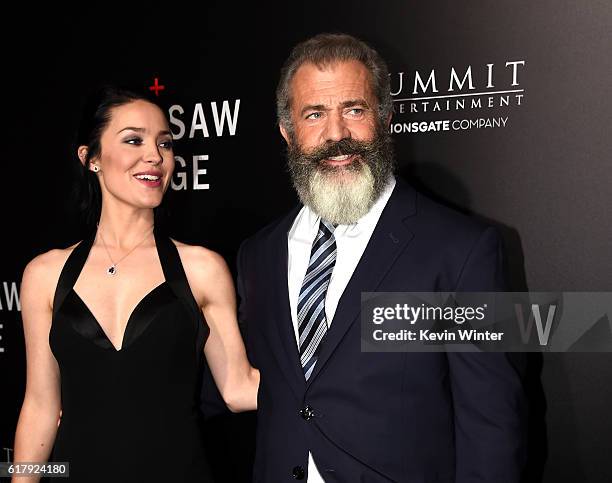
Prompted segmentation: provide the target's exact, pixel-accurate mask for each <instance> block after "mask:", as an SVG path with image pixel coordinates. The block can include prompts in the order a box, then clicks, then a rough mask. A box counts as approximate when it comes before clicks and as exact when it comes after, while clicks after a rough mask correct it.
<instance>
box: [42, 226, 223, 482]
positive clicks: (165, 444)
mask: <svg viewBox="0 0 612 483" xmlns="http://www.w3.org/2000/svg"><path fill="white" fill-rule="evenodd" d="M155 240H156V246H157V253H158V255H159V259H160V262H161V265H162V268H163V272H164V277H165V281H164V282H163V283H162V284H160V285H159V286H157V287H156V288H154V289H153V290H152V291H151V292H149V293H148V294H147V295H146V296H145V297H144V298H143V299H142V300H141V301H140V302H139V303H138V305H137V306H136V307H135V309H134V311H133V312H132V314H131V315H130V318H129V320H128V323H127V327H126V329H125V335H124V338H123V343H122V347H121V349H120V350H116V349H115V347H114V346H113V344H112V343H111V342H110V340H109V339H108V337H107V336H106V334H105V333H104V331H103V330H102V327H101V326H100V324H99V322H98V321H97V320H96V318H95V317H94V315H93V314H92V313H91V311H90V310H89V309H88V307H87V306H86V305H85V303H84V302H83V300H82V299H81V298H80V297H79V296H78V295H77V293H76V292H75V291H74V289H73V287H74V284H75V283H76V281H77V279H78V277H79V274H80V272H81V270H82V269H83V266H84V265H85V262H86V260H87V257H88V255H89V251H90V249H91V247H92V245H93V241H94V238H93V237H91V238H89V239H87V240H84V241H82V242H81V243H80V244H79V245H78V246H77V247H76V248H75V249H74V250H73V252H72V253H71V254H70V257H69V258H68V260H67V261H66V264H65V265H64V268H63V270H62V273H61V275H60V278H59V282H58V286H57V289H56V293H55V299H54V304H53V321H52V325H51V331H50V334H49V343H50V346H51V350H52V351H53V354H54V356H55V358H56V359H57V362H58V364H59V368H60V374H61V398H62V418H61V423H60V426H59V428H58V432H57V437H56V441H55V446H54V450H53V455H52V460H53V461H56V462H60V461H65V462H68V463H69V464H70V477H69V479H68V481H71V482H87V483H95V482H104V483H108V482H113V483H122V482H126V483H127V482H130V483H137V482H143V483H144V482H147V483H148V482H162V481H163V482H173V483H174V482H177V483H180V482H199V483H207V482H211V481H212V478H211V477H210V473H209V469H208V465H207V462H206V457H205V453H204V448H203V442H202V438H201V434H200V426H199V422H198V421H199V416H198V409H197V408H198V404H197V402H198V393H199V374H200V369H201V363H202V358H203V356H202V349H203V346H204V342H205V340H206V338H207V336H208V333H209V329H208V326H207V325H206V322H205V320H204V318H203V316H202V314H201V312H200V310H199V307H198V306H197V303H196V301H195V299H194V298H193V295H192V293H191V290H190V288H189V285H188V283H187V278H186V276H185V272H184V270H183V266H182V264H181V260H180V258H179V254H178V251H177V249H176V246H175V245H174V243H173V242H172V241H171V240H170V239H169V238H167V237H163V236H160V235H159V234H157V233H156V234H155ZM57 481H67V480H66V479H64V478H62V479H57Z"/></svg>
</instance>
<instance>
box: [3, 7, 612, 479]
mask: <svg viewBox="0 0 612 483" xmlns="http://www.w3.org/2000/svg"><path fill="white" fill-rule="evenodd" d="M227 4H228V2H212V1H209V2H206V4H205V5H204V4H203V5H202V6H201V7H199V8H197V9H196V8H194V7H191V8H190V9H187V10H186V9H182V8H181V7H179V6H173V5H167V6H165V7H164V8H160V9H158V8H156V7H149V6H141V5H139V6H135V5H129V6H127V5H126V6H124V7H122V8H121V9H117V10H114V9H113V10H112V11H111V9H110V7H105V8H106V9H107V10H106V11H93V10H92V11H90V12H74V11H70V12H60V11H57V10H50V9H49V10H48V11H39V10H36V11H34V10H32V11H27V12H26V11H21V12H19V13H17V12H15V13H12V14H7V15H6V16H5V22H8V23H11V24H12V25H14V26H16V32H17V34H12V35H11V36H10V37H8V36H6V35H3V50H4V54H5V55H4V62H5V63H4V66H3V67H4V68H3V71H4V75H3V87H2V102H3V108H4V109H3V113H4V120H5V124H6V127H5V129H4V135H5V139H4V143H3V145H2V167H3V178H2V179H3V181H4V182H3V186H2V190H0V196H1V200H2V220H1V226H2V235H3V236H2V241H3V244H2V246H3V252H2V253H3V254H2V255H1V256H0V261H1V262H0V263H1V265H0V337H1V339H0V378H1V381H2V384H1V386H0V451H1V453H0V459H1V460H2V461H6V460H7V458H8V457H10V451H8V450H4V449H1V448H12V444H13V435H14V429H15V424H16V421H17V417H18V412H19V407H20V404H21V398H22V397H23V391H24V383H25V360H24V350H23V333H22V327H21V321H20V313H19V310H18V309H19V307H18V301H17V298H16V297H15V295H16V291H17V290H18V287H19V283H20V279H21V275H22V271H23V267H24V266H25V264H26V263H27V261H28V260H30V259H31V258H32V257H33V256H35V255H37V254H38V253H41V252H43V251H45V250H48V249H50V248H52V247H57V246H67V245H69V244H72V243H74V242H75V241H77V240H78V239H80V237H81V236H83V227H82V226H81V224H80V223H79V221H78V219H77V216H76V211H75V209H74V204H73V203H72V198H71V197H70V191H71V187H72V180H71V172H72V163H74V162H76V158H75V157H74V156H73V153H72V152H71V150H70V143H71V141H72V136H73V133H74V131H75V128H76V125H77V121H78V112H79V107H80V104H81V102H82V100H83V96H84V94H85V93H86V92H87V91H88V90H89V89H90V88H91V86H92V85H94V84H95V83H97V82H99V81H103V80H111V81H120V82H129V83H131V84H134V85H140V86H142V88H143V89H147V88H148V86H150V85H152V84H153V80H154V78H156V77H157V78H158V79H159V83H160V84H162V85H164V86H165V89H164V90H163V91H161V92H160V100H161V101H162V102H163V103H164V105H166V106H167V107H168V109H170V108H171V106H180V108H177V107H174V108H172V109H173V113H174V114H173V115H174V117H175V118H177V119H180V121H182V122H183V123H184V124H185V130H186V132H185V135H184V136H182V138H181V139H178V140H177V148H176V154H177V155H178V156H181V157H182V158H183V159H184V160H185V164H186V166H185V167H184V168H182V167H180V169H179V170H178V171H179V173H184V174H177V177H176V182H177V183H178V184H180V183H181V181H182V180H183V177H184V178H185V180H186V181H187V183H188V185H189V186H188V189H186V190H177V191H172V193H170V199H169V200H168V201H170V206H171V213H172V215H171V219H170V228H171V232H172V234H173V236H174V237H175V238H178V239H181V240H183V241H186V242H191V243H198V244H204V245H206V246H209V247H211V248H212V249H215V250H217V251H219V252H220V253H221V254H222V255H224V256H225V257H226V259H227V261H228V263H230V265H231V266H232V267H233V261H234V256H235V253H236V250H237V247H238V244H239V243H240V241H241V240H242V239H244V238H245V237H246V236H248V235H250V234H251V233H253V232H255V231H256V230H257V229H258V228H259V227H261V226H263V225H264V224H265V223H266V222H268V221H270V220H272V219H274V218H276V217H278V216H280V215H281V214H283V213H284V212H285V211H286V210H287V209H289V208H290V207H291V206H292V205H293V204H294V203H295V198H294V195H293V192H292V190H291V189H290V184H289V180H288V176H287V174H286V172H285V167H284V160H283V152H284V146H283V143H282V140H281V138H280V136H279V134H278V130H277V127H276V125H275V113H274V89H275V86H276V82H277V79H278V71H279V68H280V66H281V64H282V62H283V60H284V58H285V57H286V55H287V54H288V52H289V50H290V48H291V47H292V46H293V45H294V44H295V43H296V42H297V41H299V40H302V39H304V38H306V37H307V36H309V35H312V34H315V33H318V32H322V31H345V32H349V33H352V34H355V35H357V36H360V37H362V38H363V39H364V40H367V41H369V42H370V43H371V44H373V45H374V46H375V47H376V48H377V49H378V50H379V51H380V52H381V53H382V54H383V56H384V57H385V58H386V59H387V60H388V63H389V67H390V71H391V76H392V77H391V81H392V91H399V87H400V79H401V81H402V82H403V85H402V90H401V92H398V93H397V95H396V96H395V98H396V100H397V102H395V105H396V108H397V109H396V113H395V115H394V119H393V123H394V124H398V125H399V126H400V127H403V124H404V123H406V124H407V125H408V123H411V122H422V121H437V120H440V121H442V120H448V121H449V123H452V121H455V120H456V121H458V122H460V121H464V125H465V120H467V122H468V124H469V121H470V120H472V121H476V122H478V119H482V120H483V121H482V123H483V124H486V122H487V120H488V122H490V123H491V124H493V121H494V120H495V121H496V122H498V123H501V121H500V119H505V126H504V127H482V128H472V129H466V130H458V131H455V130H453V129H449V130H448V131H428V132H419V133H414V132H411V133H407V132H404V133H396V134H394V138H395V140H396V148H397V154H398V160H399V167H400V169H399V171H400V175H401V176H402V177H404V178H406V179H408V180H410V181H411V182H413V183H414V184H415V185H417V186H418V187H420V188H421V189H422V190H424V191H426V192H428V193H429V194H431V195H432V196H434V197H436V198H438V199H440V200H442V201H444V202H446V203H448V204H450V205H452V206H454V207H456V208H457V209H461V210H463V211H468V212H471V213H473V214H474V215H475V216H481V217H484V218H486V219H488V220H489V221H491V222H492V223H494V224H496V225H497V226H498V227H499V228H500V229H501V231H502V234H503V236H504V241H505V245H506V251H507V255H508V262H509V266H508V268H509V273H510V276H511V280H512V284H513V288H514V289H515V290H521V291H522V290H527V289H529V290H534V291H574V290H575V291H598V290H599V291H610V290H612V283H611V280H612V252H611V250H610V246H611V245H612V244H611V240H612V228H611V227H610V223H609V216H608V213H609V208H608V207H609V206H611V205H612V193H611V190H610V183H611V181H612V175H611V173H610V162H609V156H610V147H611V144H612V142H611V141H610V128H609V126H610V121H611V120H612V119H611V118H612V116H611V114H612V106H611V105H610V101H609V99H610V94H611V92H610V91H611V89H610V86H611V82H610V77H611V75H612V60H611V58H612V56H611V55H610V52H609V51H610V45H612V43H611V41H612V36H611V35H610V30H611V29H610V25H612V4H610V3H609V2H604V1H587V2H579V3H576V2H570V1H568V0H563V1H552V0H545V1H539V2H514V1H509V0H504V1H497V2H488V3H486V4H485V3H484V2H482V3H477V2H460V3H459V2H452V1H437V2H436V1H434V2H417V1H403V2H399V1H398V2H389V1H387V2H374V1H370V2H357V1H352V2H312V1H311V2H307V3H297V2H272V3H271V4H270V3H269V4H268V5H267V6H265V7H264V6H261V7H255V6H249V7H243V6H241V5H238V4H232V5H227ZM173 8H174V10H173ZM508 62H510V63H511V64H509V65H506V63H508ZM512 62H514V63H515V64H512ZM521 62H522V63H521ZM488 64H493V66H492V67H488ZM514 66H516V73H515V76H514V77H515V78H513V74H514V72H513V68H514ZM468 68H469V69H470V72H471V75H472V87H473V88H472V89H470V85H469V79H467V78H466V79H465V81H464V83H463V86H462V87H460V86H459V84H460V83H461V81H462V80H463V79H464V75H465V74H466V73H467V72H468ZM452 69H455V74H456V76H457V78H456V79H455V81H453V82H454V84H451V78H452V72H453V71H452ZM432 70H433V71H434V76H435V81H436V88H437V89H436V90H437V92H434V91H433V88H432V87H433V86H432V84H429V85H428V88H427V89H421V88H420V86H419V85H418V84H417V91H416V93H415V92H414V81H415V76H416V72H417V71H418V73H419V76H420V78H421V79H422V81H423V84H426V82H427V80H428V78H429V76H430V74H431V72H432ZM489 72H491V74H490V76H489ZM402 76H403V77H402ZM423 91H424V92H423ZM507 91H513V92H507ZM491 92H501V93H498V94H490V93H491ZM394 93H395V92H394ZM518 95H520V96H521V97H520V99H518V98H517V97H516V96H518ZM449 96H455V97H449ZM506 96H507V105H506V104H503V102H504V101H503V100H502V99H501V98H502V97H504V98H505V99H506ZM423 97H427V98H430V97H431V98H432V99H426V100H423V99H422V98H423ZM238 99H239V100H240V101H239V107H238V110H237V111H235V110H234V109H235V106H236V104H237V100H238ZM401 99H412V100H401ZM460 99H464V100H465V104H464V107H463V108H461V107H459V108H458V109H457V108H456V104H455V102H456V101H457V100H460ZM472 99H474V100H477V99H480V100H481V105H480V107H478V106H475V107H472V105H471V102H472ZM489 99H492V100H489ZM224 101H227V105H228V107H229V111H230V112H231V113H232V114H234V112H237V114H238V117H237V119H236V120H235V121H236V124H235V130H234V133H233V135H232V134H231V132H230V131H231V130H230V126H229V125H228V124H227V123H226V124H225V125H224V126H222V127H221V128H220V135H218V134H217V131H216V129H215V122H214V114H213V110H214V108H213V107H212V106H211V102H215V103H216V106H217V109H218V112H220V111H221V107H222V105H223V102H224ZM425 101H428V102H429V104H428V105H427V109H428V112H422V111H423V109H424V106H423V104H422V103H423V102H425ZM436 101H437V102H438V103H439V104H438V106H439V107H440V110H434V103H435V102H436ZM447 101H448V102H449V104H448V105H447V104H446V102H447ZM411 103H414V106H415V107H413V108H412V109H416V110H417V112H412V113H411V112H410V111H411ZM489 103H491V105H492V107H489ZM519 103H520V104H519ZM198 104H199V105H200V106H201V108H202V113H203V114H202V115H203V118H204V120H205V123H206V127H207V130H208V137H205V136H204V130H203V128H202V127H201V126H200V128H199V129H196V130H195V131H194V136H193V138H189V131H190V128H191V124H192V119H193V115H194V114H193V113H194V111H197V109H198ZM402 105H403V107H401V106H402ZM449 106H450V109H448V110H447V107H449ZM181 111H182V112H181ZM196 119H197V120H199V122H200V124H201V123H202V117H201V116H196ZM179 124H180V123H179V122H174V124H173V126H172V128H173V131H174V132H175V134H179V131H180V128H179ZM193 156H196V157H200V158H202V159H201V160H198V161H196V163H197V166H196V168H198V169H200V170H204V169H205V170H206V173H203V172H201V173H199V174H198V176H197V179H196V181H197V183H199V184H200V185H203V184H208V185H209V188H208V189H194V175H193V169H194V161H193ZM205 156H208V159H204V158H205ZM199 188H202V186H199ZM449 236H452V234H449ZM608 322H609V321H608ZM527 383H528V390H529V395H530V400H531V402H532V418H531V423H530V430H531V433H530V455H531V459H530V466H529V471H528V475H526V480H528V481H546V482H553V481H554V482H560V481H568V482H575V481H585V482H587V481H588V482H598V481H602V482H603V481H611V480H612V469H611V467H610V464H609V456H608V454H609V453H610V451H611V450H612V422H611V421H612V420H611V418H609V417H608V413H609V408H610V406H611V404H612V357H611V356H610V355H609V354H572V355H564V354H550V355H545V356H544V357H541V356H534V357H533V358H532V359H531V361H530V372H529V378H528V381H527ZM254 424H255V417H254V415H252V414H247V415H241V416H230V415H224V416H220V417H217V418H215V419H213V420H212V421H211V422H209V423H208V425H207V427H206V430H207V434H208V442H209V446H210V448H211V453H212V454H213V459H214V462H215V464H216V470H217V472H218V475H219V477H220V480H221V481H232V482H239V481H247V477H246V476H245V475H247V474H248V471H249V464H250V459H251V458H252V447H253V426H254Z"/></svg>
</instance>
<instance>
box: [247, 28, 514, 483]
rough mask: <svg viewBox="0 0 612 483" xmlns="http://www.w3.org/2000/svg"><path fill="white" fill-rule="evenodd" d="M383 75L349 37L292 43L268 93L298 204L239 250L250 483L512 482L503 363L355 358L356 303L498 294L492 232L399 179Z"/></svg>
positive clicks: (510, 415) (508, 383) (486, 356)
mask: <svg viewBox="0 0 612 483" xmlns="http://www.w3.org/2000/svg"><path fill="white" fill-rule="evenodd" d="M389 92H390V90H389V81H388V71H387V68H386V66H385V64H384V62H383V61H382V60H381V59H380V57H379V56H378V54H377V53H376V52H375V51H374V50H372V49H371V48H370V47H368V46H367V45H365V44H364V43H363V42H361V41H359V40H357V39H355V38H353V37H351V36H348V35H330V34H323V35H318V36H316V37H314V38H311V39H309V40H307V41H305V42H303V43H302V44H300V45H298V46H297V47H295V48H294V50H293V51H292V53H291V55H290V57H289V59H288V60H287V62H286V64H285V66H284V68H283V71H282V74H281V79H280V83H279V86H278V90H277V108H278V117H279V124H280V130H281V134H282V136H283V137H284V138H285V140H286V141H287V146H288V163H289V170H290V173H291V176H292V180H293V184H294V187H295V189H296V191H297V193H298V195H299V198H300V200H301V202H302V204H303V206H299V207H297V208H296V209H295V210H293V211H292V212H291V213H289V214H288V215H287V216H286V217H284V218H283V219H282V220H280V221H279V222H277V223H274V224H272V225H271V226H269V227H267V228H265V229H263V230H262V231H260V232H259V233H258V234H256V235H255V236H254V237H252V238H251V239H249V240H247V241H246V242H244V243H243V245H242V247H241V250H240V252H239V254H238V272H239V277H238V290H239V293H240V297H241V307H240V311H241V319H242V321H243V322H244V323H245V325H246V330H247V345H248V349H249V353H250V357H251V361H252V363H253V364H254V365H255V366H256V367H258V368H259V369H260V371H261V385H260V389H259V396H258V429H257V454H256V458H255V469H254V481H256V482H262V483H279V482H283V481H294V480H306V481H308V483H316V482H321V481H326V482H350V483H356V482H391V481H393V482H461V483H463V482H477V481H478V482H493V483H500V482H515V481H518V480H519V477H520V470H521V467H522V459H523V447H522V438H523V435H522V426H523V421H522V417H523V412H524V398H523V392H522V389H521V381H520V377H519V374H518V373H517V371H516V370H515V369H514V368H513V366H512V365H511V364H510V363H509V362H508V360H507V358H506V355H505V354H494V353H362V352H361V350H360V347H361V345H360V322H359V319H360V317H359V315H360V295H361V292H362V291H363V292H366V291H369V292H373V291H381V292H385V291H386V292H402V291H429V292H431V291H449V292H452V291H498V290H503V288H504V282H503V274H502V268H501V267H502V265H501V264H502V259H501V245H500V241H499V239H498V237H497V235H496V233H495V231H494V230H493V229H492V228H490V227H487V226H484V225H482V224H480V223H478V222H476V221H474V220H471V219H469V218H467V217H465V216H463V215H460V214H458V213H455V212H453V211H451V210H449V209H447V208H444V207H442V206H440V205H438V204H436V203H434V202H433V201H431V200H429V199H427V198H425V197H424V196H422V195H421V194H419V193H417V192H415V191H414V189H413V188H411V187H410V186H409V185H408V184H406V183H405V182H403V181H401V180H399V179H395V178H394V177H393V167H394V160H393V151H392V147H391V141H390V136H389V134H388V126H389V122H390V118H391V110H392V107H391V99H390V94H389Z"/></svg>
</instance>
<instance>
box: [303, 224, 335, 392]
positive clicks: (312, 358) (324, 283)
mask: <svg viewBox="0 0 612 483" xmlns="http://www.w3.org/2000/svg"><path fill="white" fill-rule="evenodd" d="M334 228H335V227H334V226H333V225H332V224H331V223H328V222H326V221H324V220H321V222H320V224H319V232H318V233H317V236H316V237H315V240H314V242H313V244H312V250H311V252H310V262H309V263H308V270H306V276H305V277H304V282H302V288H301V290H300V296H299V298H298V303H297V311H298V314H297V319H298V335H299V338H300V340H299V344H298V346H299V349H300V362H301V364H302V368H303V369H304V377H305V378H306V380H308V378H309V377H310V375H311V374H312V371H313V369H314V366H315V364H316V362H317V358H318V354H319V351H320V349H321V342H322V341H323V339H324V337H325V334H326V333H327V319H326V316H325V295H326V294H327V287H328V286H329V281H330V279H331V275H332V271H333V269H334V265H335V264H336V239H335V238H334Z"/></svg>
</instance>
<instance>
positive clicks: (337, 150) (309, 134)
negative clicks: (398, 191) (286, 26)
mask: <svg viewBox="0 0 612 483" xmlns="http://www.w3.org/2000/svg"><path fill="white" fill-rule="evenodd" d="M290 88H291V96H290V97H291V125H289V126H283V125H281V128H280V129H281V133H282V135H283V137H284V138H285V140H286V141H287V146H288V149H287V157H288V166H289V172H290V174H291V178H292V181H293V185H294V187H295V189H296V191H297V193H298V196H299V197H300V200H301V201H302V203H304V204H305V205H307V206H309V207H310V208H311V209H312V210H313V211H314V212H315V213H317V214H318V215H319V216H320V217H321V218H324V219H325V220H327V221H329V222H331V223H334V224H339V225H348V224H352V223H356V222H357V221H358V220H359V219H360V218H361V217H362V216H364V215H365V214H366V213H367V212H368V211H369V209H370V208H371V207H372V205H373V204H374V202H375V201H376V200H377V199H378V197H379V196H380V194H381V193H382V191H383V189H384V187H385V185H386V183H387V181H388V179H389V177H390V175H391V174H392V172H393V165H394V162H393V148H392V145H391V137H390V135H389V133H388V131H387V129H386V126H384V125H383V123H382V122H381V121H380V118H379V115H378V102H377V99H376V97H375V96H374V93H373V91H372V87H371V76H370V74H369V72H368V70H367V69H366V67H365V66H364V65H363V64H362V63H361V62H358V61H339V62H335V63H332V64H331V65H329V66H326V67H324V68H320V67H317V66H315V65H313V64H309V63H307V64H303V65H302V66H300V67H299V68H298V70H297V71H296V73H295V74H294V77H293V79H292V82H291V85H290Z"/></svg>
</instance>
